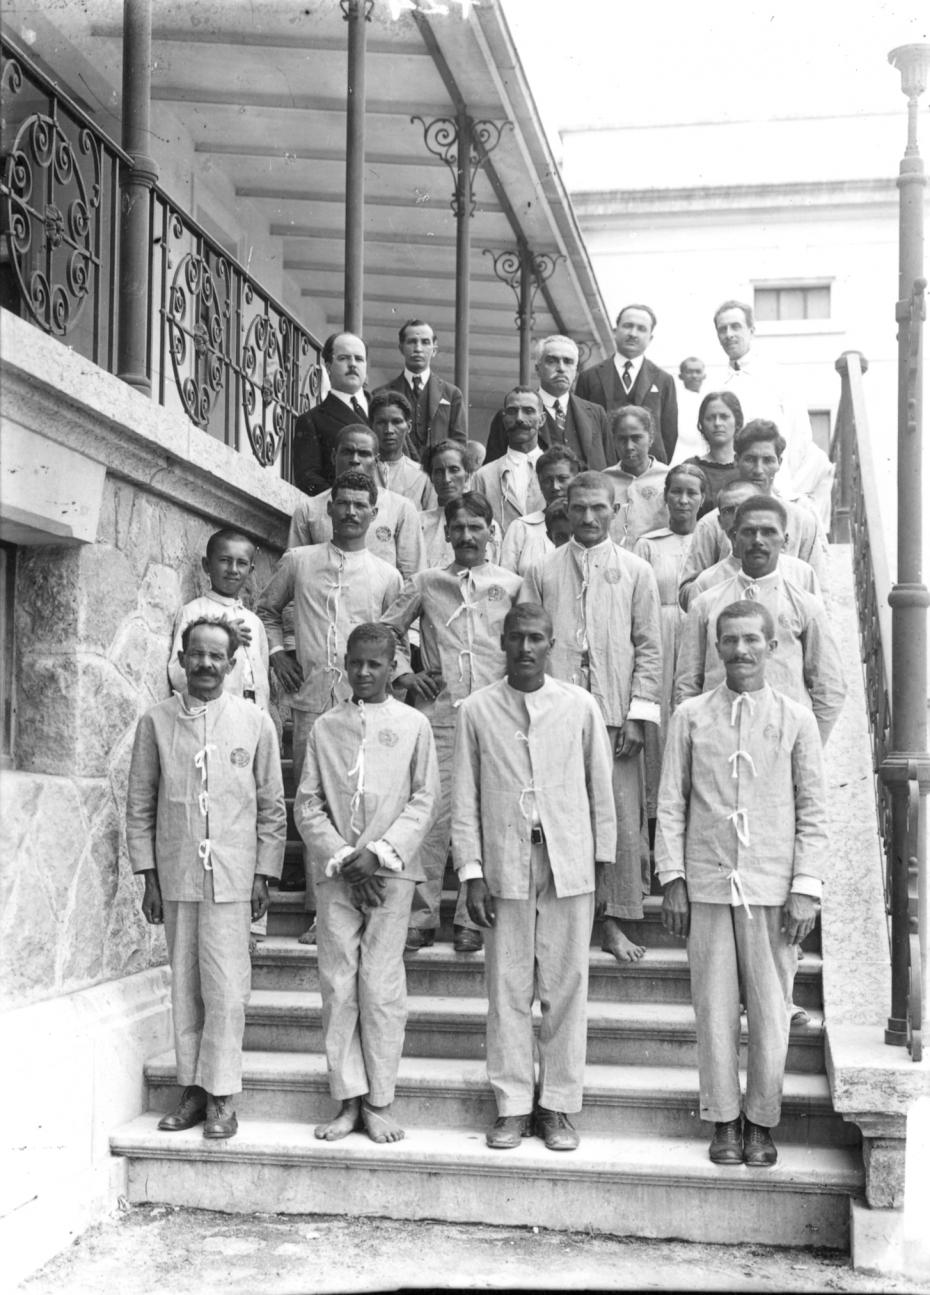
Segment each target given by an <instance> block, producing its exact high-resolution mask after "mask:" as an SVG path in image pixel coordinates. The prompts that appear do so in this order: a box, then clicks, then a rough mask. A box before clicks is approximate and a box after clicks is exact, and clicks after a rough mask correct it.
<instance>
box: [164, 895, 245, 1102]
mask: <svg viewBox="0 0 930 1295" xmlns="http://www.w3.org/2000/svg"><path fill="white" fill-rule="evenodd" d="M164 910H165V939H166V940H167V944H168V960H169V962H170V963H171V1008H172V1012H173V1014H174V1050H175V1053H176V1054H177V1062H178V1083H179V1084H181V1085H182V1086H183V1087H186V1086H187V1085H188V1084H199V1085H200V1087H201V1088H205V1089H206V1090H207V1092H208V1093H213V1094H214V1095H219V1096H223V1097H225V1096H228V1095H229V1094H230V1093H239V1092H241V1091H242V1036H243V1034H244V1032H245V1009H246V1006H247V1004H248V1001H249V993H250V991H251V988H252V964H251V961H250V960H249V922H250V920H251V915H252V905H251V902H248V901H245V902H244V901H242V900H235V901H232V902H229V903H224V904H217V903H215V902H214V900H213V877H212V876H211V874H210V873H209V872H207V873H205V874H204V886H203V899H202V900H177V899H174V900H172V899H167V900H165V905H164Z"/></svg>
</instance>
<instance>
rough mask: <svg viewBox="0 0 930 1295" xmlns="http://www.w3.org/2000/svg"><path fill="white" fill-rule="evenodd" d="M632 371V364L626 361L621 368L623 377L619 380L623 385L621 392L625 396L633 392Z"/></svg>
mask: <svg viewBox="0 0 930 1295" xmlns="http://www.w3.org/2000/svg"><path fill="white" fill-rule="evenodd" d="M632 369H633V365H632V362H631V361H630V360H627V362H626V364H624V366H623V377H622V378H621V382H622V383H623V390H624V391H625V392H626V394H627V395H629V394H630V392H631V391H632V390H633V377H632Z"/></svg>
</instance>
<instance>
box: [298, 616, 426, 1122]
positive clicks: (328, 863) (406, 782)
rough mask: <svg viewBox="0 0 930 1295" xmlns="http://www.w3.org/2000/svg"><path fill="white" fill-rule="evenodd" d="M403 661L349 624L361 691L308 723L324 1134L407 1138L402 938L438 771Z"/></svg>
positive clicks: (304, 812)
mask: <svg viewBox="0 0 930 1295" xmlns="http://www.w3.org/2000/svg"><path fill="white" fill-rule="evenodd" d="M395 665H396V662H395V657H394V636H393V634H392V633H391V631H390V630H389V629H388V627H387V626H386V625H377V624H374V623H372V622H366V623H364V624H361V625H357V626H356V627H355V628H354V629H353V630H352V632H351V633H350V635H349V637H348V640H347V643H346V654H345V668H346V677H347V680H348V683H349V686H350V687H351V689H352V696H351V699H349V700H347V701H341V702H338V703H337V704H336V705H335V707H334V708H333V709H332V710H330V711H327V712H326V713H325V714H323V715H321V716H320V717H319V718H318V719H317V721H316V723H315V724H314V725H313V728H312V729H311V730H310V736H309V739H308V741H307V754H306V759H305V762H304V769H303V776H302V778H301V781H300V787H299V789H298V792H297V799H296V802H295V805H294V818H295V821H296V823H297V828H298V831H299V832H300V834H301V836H302V837H303V839H304V841H305V842H306V845H307V851H308V855H309V858H310V861H311V864H312V867H313V873H314V880H315V885H316V904H317V950H318V953H319V969H320V988H321V992H322V996H323V1035H324V1042H325V1047H326V1060H327V1066H328V1070H329V1082H330V1091H331V1093H332V1095H333V1097H335V1098H337V1099H338V1100H339V1101H340V1102H341V1103H342V1105H341V1109H340V1111H339V1114H338V1115H337V1116H336V1117H335V1118H334V1119H332V1120H329V1121H327V1122H326V1123H324V1124H321V1125H319V1126H318V1127H317V1129H316V1130H315V1132H316V1136H317V1137H318V1138H322V1139H325V1140H326V1141H327V1142H335V1141H336V1140H337V1139H338V1138H344V1137H346V1136H347V1135H348V1134H349V1133H351V1132H353V1130H355V1129H357V1128H364V1130H365V1132H366V1133H367V1134H368V1136H369V1137H370V1138H371V1139H372V1141H373V1142H398V1141H399V1140H400V1139H401V1138H402V1137H403V1136H404V1130H403V1129H402V1128H401V1127H400V1125H399V1124H398V1123H397V1121H396V1120H395V1119H394V1117H393V1115H392V1114H391V1103H392V1102H393V1100H394V1084H395V1080H396V1078H397V1067H398V1065H399V1063H400V1054H401V1048H402V1047H403V1042H404V1028H405V1026H406V1022H407V986H406V974H405V971H404V962H403V957H404V941H405V940H406V937H407V926H408V924H409V921H410V906H411V903H412V901H413V890H414V883H415V882H417V881H422V880H423V877H424V874H423V869H422V867H421V865H420V861H419V852H420V847H421V846H422V844H423V840H424V838H425V837H426V834H427V832H428V831H429V828H430V825H431V823H432V821H433V816H434V814H435V812H436V807H437V804H438V801H439V772H438V768H437V763H436V751H435V747H434V745H433V736H432V732H431V731H430V726H429V721H428V720H427V719H426V717H425V716H424V715H421V714H420V713H419V711H416V710H414V709H413V707H412V706H404V705H402V704H401V703H400V702H398V701H396V700H395V699H394V698H393V697H392V696H391V694H390V691H389V688H390V683H391V678H392V676H393V674H394V669H395Z"/></svg>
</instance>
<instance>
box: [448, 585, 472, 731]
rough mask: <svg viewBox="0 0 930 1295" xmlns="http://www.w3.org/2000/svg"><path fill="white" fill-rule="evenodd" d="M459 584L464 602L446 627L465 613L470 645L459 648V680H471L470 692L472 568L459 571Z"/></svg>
mask: <svg viewBox="0 0 930 1295" xmlns="http://www.w3.org/2000/svg"><path fill="white" fill-rule="evenodd" d="M459 586H460V591H461V594H462V602H461V605H460V606H458V607H456V609H455V611H454V612H453V613H452V615H451V616H450V617H449V619H448V620H447V621H446V629H448V628H449V626H450V625H451V624H452V622H453V621H454V620H455V619H456V618H457V617H459V616H462V615H464V617H465V639H466V642H467V644H468V646H467V647H463V648H460V649H459V680H460V682H461V683H465V681H466V679H468V680H469V687H468V691H469V692H470V691H471V684H470V680H471V679H472V678H473V677H474V669H475V657H474V651H473V649H472V644H473V643H474V631H475V623H474V620H473V619H472V617H473V614H474V612H475V604H474V603H473V602H472V601H471V599H470V598H469V594H471V593H474V591H475V581H474V578H473V577H472V573H471V570H470V569H468V568H466V570H464V571H460V572H459ZM466 661H467V662H468V675H466V673H465V662H466ZM460 705H461V702H458V701H457V702H455V706H456V707H458V706H460Z"/></svg>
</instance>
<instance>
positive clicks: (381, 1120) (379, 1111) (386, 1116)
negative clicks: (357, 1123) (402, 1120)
mask: <svg viewBox="0 0 930 1295" xmlns="http://www.w3.org/2000/svg"><path fill="white" fill-rule="evenodd" d="M362 1123H363V1124H364V1126H365V1132H366V1133H367V1134H368V1136H369V1137H370V1138H371V1140H372V1142H400V1140H401V1138H402V1137H404V1136H405V1135H404V1130H403V1129H402V1128H401V1127H400V1125H399V1124H398V1123H397V1121H396V1120H395V1119H394V1117H393V1115H392V1114H391V1108H390V1106H369V1105H368V1103H367V1102H362Z"/></svg>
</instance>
